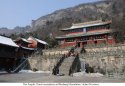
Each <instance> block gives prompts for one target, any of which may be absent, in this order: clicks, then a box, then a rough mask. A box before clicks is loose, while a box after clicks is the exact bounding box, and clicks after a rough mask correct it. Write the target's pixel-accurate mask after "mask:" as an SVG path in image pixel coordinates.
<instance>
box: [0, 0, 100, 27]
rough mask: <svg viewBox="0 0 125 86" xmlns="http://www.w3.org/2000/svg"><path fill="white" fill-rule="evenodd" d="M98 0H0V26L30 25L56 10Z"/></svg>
mask: <svg viewBox="0 0 125 86" xmlns="http://www.w3.org/2000/svg"><path fill="white" fill-rule="evenodd" d="M95 1H99V0H0V28H1V27H7V28H9V29H13V28H14V27H16V26H21V27H23V26H26V25H30V24H31V21H32V20H36V19H38V18H39V17H41V16H44V15H47V14H50V13H52V12H54V11H56V10H59V9H64V8H68V7H73V6H76V5H79V4H82V3H89V2H95Z"/></svg>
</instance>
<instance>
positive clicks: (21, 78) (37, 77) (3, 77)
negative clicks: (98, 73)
mask: <svg viewBox="0 0 125 86" xmlns="http://www.w3.org/2000/svg"><path fill="white" fill-rule="evenodd" d="M0 82H4V83H6V82H40V83H61V82H62V83H69V82H70V83H77V82H79V83H87V82H96V83H104V82H107V83H109V82H111V83H121V82H122V83H124V82H125V79H124V80H122V79H108V78H106V77H87V76H77V77H75V76H74V77H70V76H53V75H51V74H49V73H18V74H6V73H2V74H0Z"/></svg>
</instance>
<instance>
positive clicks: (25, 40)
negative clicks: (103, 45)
mask: <svg viewBox="0 0 125 86" xmlns="http://www.w3.org/2000/svg"><path fill="white" fill-rule="evenodd" d="M21 39H22V40H23V41H24V42H27V43H31V42H29V41H28V40H27V39H25V38H21Z"/></svg>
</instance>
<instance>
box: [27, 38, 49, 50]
mask: <svg viewBox="0 0 125 86" xmlns="http://www.w3.org/2000/svg"><path fill="white" fill-rule="evenodd" d="M27 40H28V41H30V42H32V43H31V44H29V45H28V47H31V48H37V49H45V48H46V46H47V45H48V43H47V42H45V41H43V40H40V39H37V38H34V37H29V38H28V39H27Z"/></svg>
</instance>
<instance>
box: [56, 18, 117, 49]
mask: <svg viewBox="0 0 125 86" xmlns="http://www.w3.org/2000/svg"><path fill="white" fill-rule="evenodd" d="M111 23H112V21H102V20H97V21H91V22H85V23H77V24H73V25H72V26H71V27H70V28H66V29H61V31H63V32H64V33H65V35H62V36H58V37H56V39H57V40H58V42H59V44H60V47H62V48H64V47H67V46H75V45H78V47H82V46H85V45H92V44H94V45H98V44H114V43H115V38H114V37H113V36H112V34H111V33H112V32H113V31H112V30H111V29H110V24H111Z"/></svg>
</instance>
